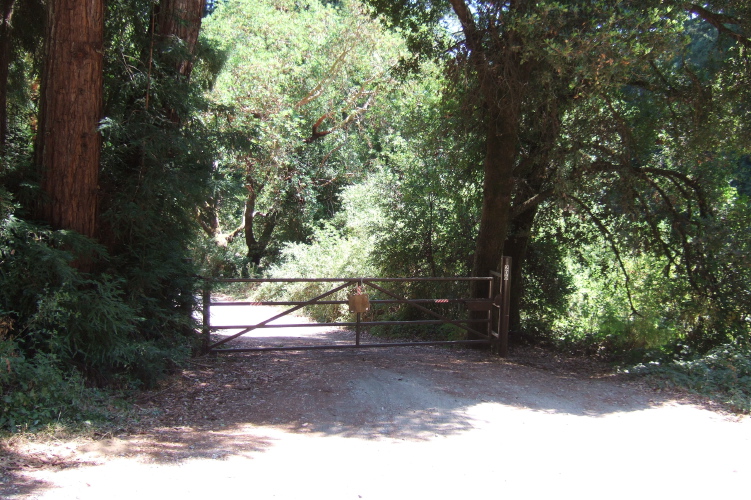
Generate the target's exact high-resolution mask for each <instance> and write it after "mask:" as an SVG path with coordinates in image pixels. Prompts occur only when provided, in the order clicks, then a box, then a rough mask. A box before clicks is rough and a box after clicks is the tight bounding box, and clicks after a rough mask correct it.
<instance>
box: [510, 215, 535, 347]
mask: <svg viewBox="0 0 751 500" xmlns="http://www.w3.org/2000/svg"><path fill="white" fill-rule="evenodd" d="M536 216H537V207H534V208H532V209H530V210H527V211H526V212H524V213H522V214H521V215H519V216H518V217H516V218H515V219H514V221H513V224H512V225H513V228H512V230H511V231H510V232H511V233H513V234H510V235H509V237H508V239H507V240H506V243H505V245H504V249H503V251H504V254H505V255H508V256H509V257H511V290H510V295H511V297H510V304H509V306H510V307H509V330H510V331H512V332H519V331H520V325H521V303H522V298H523V297H524V281H523V280H522V276H523V271H524V262H525V261H526V258H527V248H529V241H530V239H531V237H532V226H533V225H534V223H535V217H536Z"/></svg>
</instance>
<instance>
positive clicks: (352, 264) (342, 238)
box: [255, 185, 380, 321]
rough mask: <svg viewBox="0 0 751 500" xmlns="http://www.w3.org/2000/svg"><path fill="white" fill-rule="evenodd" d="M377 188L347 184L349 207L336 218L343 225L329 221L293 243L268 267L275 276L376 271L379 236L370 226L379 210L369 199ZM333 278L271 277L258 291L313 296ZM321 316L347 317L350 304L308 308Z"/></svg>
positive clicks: (330, 275) (343, 294)
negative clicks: (298, 280)
mask: <svg viewBox="0 0 751 500" xmlns="http://www.w3.org/2000/svg"><path fill="white" fill-rule="evenodd" d="M370 195H372V192H370V191H368V190H367V189H363V186H357V185H355V186H352V187H350V188H347V189H345V190H344V193H343V194H342V198H343V201H342V205H343V207H344V209H343V210H342V212H341V213H340V216H339V218H338V220H337V221H336V222H337V223H338V225H339V227H334V226H333V225H323V226H321V227H320V228H318V229H316V230H315V231H314V233H313V238H312V241H311V243H309V244H305V243H288V244H287V245H286V246H285V247H284V248H283V249H282V252H281V259H280V260H279V261H278V262H277V263H276V264H274V265H272V266H271V267H270V268H269V269H268V276H269V277H270V278H352V277H368V276H374V275H376V268H375V267H374V266H373V263H372V257H371V256H372V255H373V254H374V253H376V252H375V249H374V246H373V245H374V240H373V237H372V235H370V234H369V231H368V228H369V227H370V225H372V224H373V222H374V220H377V219H378V217H379V215H380V214H379V213H378V211H377V209H376V208H375V206H374V205H371V204H370V203H369V201H370V198H369V197H370ZM333 286H334V285H332V284H330V283H268V284H266V285H265V286H263V287H261V288H260V289H258V290H257V291H256V292H255V295H256V297H258V298H264V299H278V300H309V299H311V298H313V297H315V296H316V295H319V294H321V293H324V292H326V291H327V290H329V289H330V288H332V287H333ZM349 292H352V290H341V291H340V292H337V293H336V294H334V295H331V297H330V299H331V300H346V298H347V293H349ZM304 312H305V313H306V314H308V315H310V317H312V318H314V319H316V320H319V321H335V320H338V319H342V318H344V317H345V316H346V315H347V314H348V312H347V307H346V306H341V305H336V304H332V305H321V306H315V307H310V308H306V310H305V311H304Z"/></svg>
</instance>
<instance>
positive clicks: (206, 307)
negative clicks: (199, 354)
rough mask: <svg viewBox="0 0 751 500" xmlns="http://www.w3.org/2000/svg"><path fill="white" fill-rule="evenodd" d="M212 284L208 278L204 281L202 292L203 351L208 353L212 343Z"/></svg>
mask: <svg viewBox="0 0 751 500" xmlns="http://www.w3.org/2000/svg"><path fill="white" fill-rule="evenodd" d="M210 304H211V286H210V285H209V281H208V280H204V282H203V291H202V294H201V309H202V312H203V324H202V325H201V333H202V344H203V345H202V349H201V350H202V351H203V352H204V353H207V352H208V350H209V344H210V343H211V309H210Z"/></svg>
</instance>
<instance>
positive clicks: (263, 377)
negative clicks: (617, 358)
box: [0, 320, 751, 500]
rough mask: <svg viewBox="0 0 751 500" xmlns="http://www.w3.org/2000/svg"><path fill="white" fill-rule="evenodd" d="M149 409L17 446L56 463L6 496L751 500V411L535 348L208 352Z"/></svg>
mask: <svg viewBox="0 0 751 500" xmlns="http://www.w3.org/2000/svg"><path fill="white" fill-rule="evenodd" d="M300 321H303V320H300ZM229 324H231V323H229ZM267 333H268V332H267ZM260 335H261V334H257V335H256V337H259V336H260ZM299 336H300V334H299V333H292V332H291V331H281V330H278V331H275V333H274V335H273V336H270V337H269V336H267V337H265V338H251V337H250V336H249V337H248V338H241V339H239V340H238V341H239V342H240V343H246V344H253V345H256V344H257V343H262V342H265V343H272V344H275V345H279V344H285V345H286V344H289V343H291V342H295V341H297V340H299V339H294V338H293V337H299ZM302 336H303V337H307V338H306V341H308V342H322V341H345V340H351V336H352V334H351V333H350V332H344V331H338V330H323V329H320V328H319V329H315V330H313V331H309V332H308V333H307V334H303V335H302ZM138 405H139V408H140V409H141V410H140V411H141V414H142V422H141V423H140V424H139V425H138V426H136V427H134V428H133V429H125V430H123V431H122V432H120V433H117V434H116V435H108V436H100V437H98V438H96V439H81V438H79V439H75V440H65V439H60V440H57V441H52V442H45V443H37V444H35V443H24V444H23V446H21V445H20V444H19V448H18V449H17V450H16V452H17V453H19V454H25V455H24V456H26V457H32V458H33V457H36V459H37V462H36V463H38V464H39V465H38V466H34V465H33V464H34V462H33V460H32V461H30V462H29V464H30V465H27V466H24V467H18V468H17V469H15V470H10V471H6V472H5V475H4V476H3V478H4V479H3V484H2V485H0V497H3V498H11V499H44V500H47V499H50V500H52V499H96V500H100V499H108V500H110V499H134V498H136V499H151V498H160V499H164V498H181V499H194V498H195V499H199V498H200V499H205V498H222V499H234V498H240V499H295V500H302V499H325V500H336V499H347V500H349V499H389V500H395V499H396V500H399V499H460V498H467V499H483V498H551V497H559V496H566V497H573V498H597V499H601V498H608V499H611V498H615V499H618V498H636V497H643V498H658V497H660V498H708V497H715V498H723V497H727V498H731V497H734V498H745V497H747V496H748V494H749V491H751V455H750V454H749V452H748V451H749V449H751V420H749V418H747V417H737V416H734V415H729V414H726V413H722V412H720V411H716V410H714V409H713V408H712V407H711V406H709V405H707V404H705V403H701V402H697V401H696V400H693V401H692V400H691V399H689V398H685V397H682V396H680V395H679V394H674V393H670V392H665V391H656V390H655V389H653V388H651V387H649V386H648V385H647V384H645V383H644V382H643V381H640V380H638V379H632V378H628V377H626V376H622V375H614V374H611V373H608V371H607V370H604V369H603V368H602V367H598V366H594V365H587V364H586V363H581V362H572V361H570V360H566V359H564V358H556V357H551V356H549V355H545V354H544V353H542V352H538V351H533V350H529V349H526V350H517V351H515V352H512V356H511V357H510V358H509V359H507V360H501V359H498V358H494V357H492V356H489V355H488V354H487V353H485V352H481V351H476V350H462V349H445V348H438V347H407V348H396V349H373V350H367V351H359V350H358V351H354V350H348V351H308V352H275V353H264V354H257V353H254V354H240V355H233V356H226V357H220V358H213V359H212V358H200V359H197V360H195V361H194V362H193V363H191V365H189V366H188V367H187V368H186V369H185V370H183V372H182V373H181V374H180V375H179V376H177V377H176V378H175V379H173V380H172V381H170V383H169V384H168V385H166V386H165V387H163V388H161V389H160V390H159V391H154V392H152V393H149V394H145V395H144V397H143V399H142V400H141V401H139V403H138Z"/></svg>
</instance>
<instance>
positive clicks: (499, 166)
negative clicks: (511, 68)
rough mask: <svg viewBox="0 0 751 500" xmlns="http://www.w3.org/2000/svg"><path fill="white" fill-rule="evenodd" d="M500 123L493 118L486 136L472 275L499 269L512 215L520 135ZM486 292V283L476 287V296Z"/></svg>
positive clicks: (484, 294) (485, 295) (483, 294)
mask: <svg viewBox="0 0 751 500" xmlns="http://www.w3.org/2000/svg"><path fill="white" fill-rule="evenodd" d="M501 123H503V121H502V120H499V121H495V120H494V121H491V123H490V125H489V129H488V134H487V139H486V153H485V162H484V172H485V177H484V179H483V194H482V212H481V215H480V228H479V231H478V233H477V240H476V242H475V258H474V264H473V267H472V275H473V276H487V275H488V273H489V272H490V271H498V269H499V267H500V263H501V256H502V254H503V243H504V242H505V241H506V234H507V232H508V225H509V220H510V217H511V196H512V192H513V188H514V176H513V169H514V159H515V157H516V147H517V135H516V133H515V131H514V130H513V128H512V127H509V126H508V123H509V122H508V121H506V122H505V123H503V125H504V126H505V127H506V130H499V126H500V124H501ZM475 283H476V282H475ZM487 294H488V291H487V288H486V285H485V284H479V285H475V286H474V287H473V290H472V295H473V296H474V297H487Z"/></svg>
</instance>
